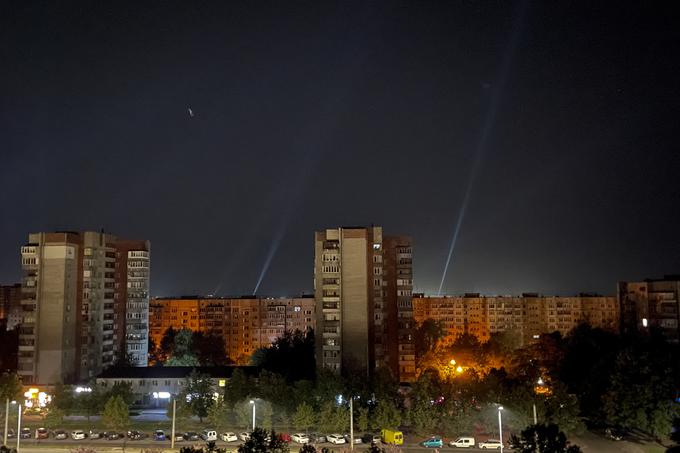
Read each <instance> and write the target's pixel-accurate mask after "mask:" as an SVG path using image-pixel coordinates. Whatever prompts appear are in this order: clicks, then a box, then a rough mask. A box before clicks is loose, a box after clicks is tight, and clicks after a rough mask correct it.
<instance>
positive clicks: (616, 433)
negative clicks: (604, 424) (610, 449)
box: [604, 428, 625, 440]
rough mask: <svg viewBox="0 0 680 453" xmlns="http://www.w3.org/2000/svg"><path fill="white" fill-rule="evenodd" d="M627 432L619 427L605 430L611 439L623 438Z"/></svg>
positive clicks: (605, 434) (605, 433)
mask: <svg viewBox="0 0 680 453" xmlns="http://www.w3.org/2000/svg"><path fill="white" fill-rule="evenodd" d="M624 435H625V432H624V431H623V430H622V429H618V428H606V429H605V430H604V436H605V437H606V438H607V439H610V440H623V436H624Z"/></svg>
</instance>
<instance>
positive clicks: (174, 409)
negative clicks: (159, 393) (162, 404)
mask: <svg viewBox="0 0 680 453" xmlns="http://www.w3.org/2000/svg"><path fill="white" fill-rule="evenodd" d="M176 410H177V400H176V399H175V398H173V399H172V433H171V436H172V440H171V441H170V448H172V449H174V448H175V412H176Z"/></svg>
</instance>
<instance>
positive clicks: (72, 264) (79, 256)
mask: <svg viewBox="0 0 680 453" xmlns="http://www.w3.org/2000/svg"><path fill="white" fill-rule="evenodd" d="M120 244H125V245H124V246H122V248H119V240H118V238H116V237H115V236H113V235H110V234H105V233H103V232H101V233H97V232H54V233H34V234H30V235H29V239H28V243H27V244H26V245H24V246H23V247H22V248H21V264H22V279H23V281H22V300H21V306H22V319H21V327H20V330H19V367H18V368H19V374H20V375H21V376H22V379H23V381H24V382H25V383H41V384H53V383H60V382H75V381H81V380H87V379H89V378H91V377H93V376H96V375H98V374H99V373H101V371H102V370H103V369H105V368H107V367H109V366H111V365H113V364H114V363H115V362H116V360H118V359H119V358H123V357H124V356H125V355H126V354H127V352H128V347H129V346H128V344H127V343H126V328H127V323H126V316H127V314H128V313H127V307H128V296H129V295H130V296H131V297H132V296H134V298H133V299H132V300H133V301H135V302H137V301H139V300H140V299H141V300H146V306H148V282H149V275H148V252H149V243H148V242H147V241H139V242H137V243H136V246H135V247H128V246H129V245H130V244H131V242H130V241H120ZM137 251H143V252H145V253H146V276H145V277H144V280H145V288H147V292H146V293H145V294H142V293H141V292H139V293H134V294H131V293H130V292H129V291H126V290H127V289H128V285H129V284H130V282H129V281H128V270H127V265H128V253H134V252H137ZM140 305H141V306H142V307H143V306H144V303H143V302H142V303H141V304H140ZM139 310H140V311H143V310H144V309H143V308H141V307H140V309H139ZM145 318H146V314H144V319H145ZM141 335H142V336H144V337H146V336H147V333H146V332H144V333H142V334H141ZM132 344H134V343H130V345H132ZM137 353H138V354H137V355H134V356H131V358H132V361H133V363H134V364H135V365H138V366H145V365H146V363H147V362H146V358H147V354H146V350H143V351H137Z"/></svg>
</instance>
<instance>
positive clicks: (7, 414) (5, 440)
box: [2, 398, 9, 447]
mask: <svg viewBox="0 0 680 453" xmlns="http://www.w3.org/2000/svg"><path fill="white" fill-rule="evenodd" d="M8 422H9V398H7V401H6V403H5V431H4V438H3V439H2V445H4V446H5V447H6V446H7V423H8Z"/></svg>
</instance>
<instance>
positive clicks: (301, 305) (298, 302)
mask: <svg viewBox="0 0 680 453" xmlns="http://www.w3.org/2000/svg"><path fill="white" fill-rule="evenodd" d="M314 313H315V305H314V298H313V297H297V298H279V299H274V298H224V299H217V298H177V299H171V298H168V299H166V298H159V299H153V300H152V301H151V303H150V304H149V336H150V338H151V339H152V340H153V341H154V343H155V344H156V345H159V344H160V342H161V339H162V338H163V334H164V333H165V331H166V330H167V329H168V328H169V327H172V328H173V329H182V328H186V329H190V330H192V331H194V332H204V333H211V334H214V335H217V336H220V337H222V338H224V346H225V351H226V352H227V355H228V356H229V358H230V359H231V360H233V361H234V362H236V363H238V364H247V363H248V361H249V359H250V355H251V354H252V353H253V352H255V351H256V350H257V349H259V348H261V347H266V346H269V345H270V344H271V343H272V342H274V341H275V340H276V339H277V338H279V337H281V336H282V335H283V334H284V332H286V331H291V332H294V331H295V330H300V331H302V332H304V331H305V330H306V329H307V328H315V324H316V322H315V314H314Z"/></svg>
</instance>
